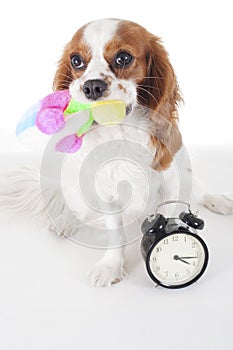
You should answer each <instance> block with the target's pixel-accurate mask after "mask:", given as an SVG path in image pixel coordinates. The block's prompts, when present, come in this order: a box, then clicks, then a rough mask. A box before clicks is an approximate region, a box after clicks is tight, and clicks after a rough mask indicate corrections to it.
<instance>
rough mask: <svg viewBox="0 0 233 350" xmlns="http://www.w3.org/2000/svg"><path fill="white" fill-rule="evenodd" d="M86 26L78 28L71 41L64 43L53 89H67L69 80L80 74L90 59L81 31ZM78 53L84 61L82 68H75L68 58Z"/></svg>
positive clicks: (88, 49)
mask: <svg viewBox="0 0 233 350" xmlns="http://www.w3.org/2000/svg"><path fill="white" fill-rule="evenodd" d="M85 27H86V26H84V27H82V28H81V29H79V30H78V31H77V32H76V33H75V34H74V36H73V38H72V39H71V41H70V42H69V43H68V44H67V45H66V47H65V49H64V52H63V55H62V57H61V59H60V61H59V62H58V69H57V71H56V74H55V78H54V82H53V89H54V90H64V89H68V88H69V86H70V84H71V82H72V81H73V80H74V79H77V78H79V77H81V76H82V74H83V72H84V71H85V67H86V66H87V65H88V63H89V62H90V60H91V52H90V48H89V47H88V45H87V44H86V42H85V40H84V38H83V31H84V29H85ZM74 54H78V55H80V56H81V57H82V59H83V61H84V68H83V69H79V70H75V69H74V68H73V67H72V65H71V63H70V58H71V57H72V56H73V55H74Z"/></svg>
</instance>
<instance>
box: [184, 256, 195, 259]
mask: <svg viewBox="0 0 233 350" xmlns="http://www.w3.org/2000/svg"><path fill="white" fill-rule="evenodd" d="M180 258H181V259H198V257H197V256H180Z"/></svg>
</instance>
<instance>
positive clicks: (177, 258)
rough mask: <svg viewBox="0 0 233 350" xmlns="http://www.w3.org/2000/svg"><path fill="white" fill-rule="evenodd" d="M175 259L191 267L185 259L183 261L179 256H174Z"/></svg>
mask: <svg viewBox="0 0 233 350" xmlns="http://www.w3.org/2000/svg"><path fill="white" fill-rule="evenodd" d="M173 259H174V260H179V261H182V262H183V263H185V264H188V265H190V263H189V262H187V261H185V260H183V259H182V258H180V257H179V256H178V255H174V256H173Z"/></svg>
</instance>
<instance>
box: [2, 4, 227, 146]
mask: <svg viewBox="0 0 233 350" xmlns="http://www.w3.org/2000/svg"><path fill="white" fill-rule="evenodd" d="M104 17H114V18H123V19H129V20H132V21H134V22H137V23H139V24H141V25H142V26H144V27H146V28H147V29H148V30H149V31H151V32H152V33H154V34H156V35H158V36H160V37H161V38H162V40H163V42H164V45H165V47H166V49H167V50H168V52H169V53H170V58H171V62H172V65H173V66H174V69H175V71H176V74H177V76H178V81H179V85H180V88H181V90H182V93H183V97H184V100H185V105H184V106H183V107H182V108H181V109H180V116H181V130H182V133H183V137H184V141H185V143H186V145H197V144H198V145H212V144H215V145H226V144H231V145H232V144H233V138H232V125H233V123H232V119H233V112H232V81H233V63H232V62H233V50H232V33H233V21H232V4H231V1H230V0H229V1H227V0H222V1H215V0H212V1H209V0H205V1H203V0H197V1H193V2H190V1H185V0H176V1H173V0H170V1H169V0H164V1H157V0H153V1H149V0H145V1H143V2H140V1H139V2H135V1H134V2H131V1H128V2H127V1H125V0H118V1H117V2H111V1H106V0H99V1H86V2H79V1H74V0H66V1H60V2H59V1H54V0H49V1H48V0H47V1H45V0H40V1H37V2H35V1H30V0H20V1H17V0H12V1H9V2H1V5H0V26H1V28H0V36H1V54H0V57H1V58H0V59H1V65H0V78H1V118H0V146H1V150H2V151H3V152H5V151H7V150H13V151H14V150H15V149H19V144H18V142H17V139H16V137H15V126H16V123H17V121H18V120H19V118H20V117H21V115H22V114H23V113H24V111H25V110H26V109H28V107H30V106H31V105H32V104H34V103H35V102H36V101H38V100H39V99H40V98H41V97H44V96H45V95H47V94H49V93H50V92H52V81H53V75H54V72H55V69H56V62H57V61H58V59H59V57H60V55H61V52H62V49H63V47H64V46H65V44H66V43H67V42H68V41H69V39H70V38H71V36H72V35H73V34H74V32H75V31H76V30H77V29H78V28H79V27H80V26H82V25H83V24H85V23H86V22H89V21H91V20H94V19H98V18H104Z"/></svg>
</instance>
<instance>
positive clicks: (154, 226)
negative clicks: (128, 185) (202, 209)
mask: <svg viewBox="0 0 233 350" xmlns="http://www.w3.org/2000/svg"><path fill="white" fill-rule="evenodd" d="M176 203H181V204H184V205H186V206H187V207H188V210H187V211H183V212H181V213H180V214H179V216H178V217H173V218H167V217H164V216H163V215H162V214H159V213H158V209H159V208H160V207H161V206H164V205H167V204H176ZM203 228H204V221H203V220H202V219H201V218H199V217H198V216H197V215H196V214H194V213H192V212H191V210H190V205H189V204H188V203H186V202H182V201H166V202H164V203H162V204H160V205H159V206H158V207H157V209H156V211H155V214H153V215H150V216H148V217H147V218H146V219H145V220H144V222H143V224H142V226H141V230H142V233H143V237H142V241H141V253H142V256H143V258H144V261H145V264H146V269H147V272H148V274H149V276H150V277H151V279H152V280H153V281H154V282H155V283H156V284H157V285H160V286H162V287H165V288H171V289H175V288H183V287H187V286H189V285H191V284H192V283H194V282H196V281H197V280H198V279H199V278H200V277H201V276H202V275H203V273H204V272H205V270H206V267H207V265H208V260H209V252H208V248H207V245H206V243H205V242H204V241H203V239H202V238H201V237H200V236H199V235H198V234H197V232H196V230H202V229H203Z"/></svg>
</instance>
